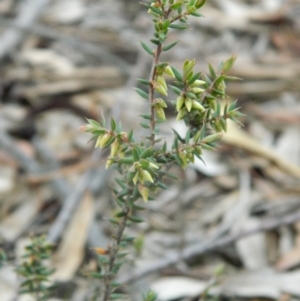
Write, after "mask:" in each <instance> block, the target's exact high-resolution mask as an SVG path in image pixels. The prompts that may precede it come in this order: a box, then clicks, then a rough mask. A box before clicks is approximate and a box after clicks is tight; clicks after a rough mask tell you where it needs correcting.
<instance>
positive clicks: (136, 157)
mask: <svg viewBox="0 0 300 301" xmlns="http://www.w3.org/2000/svg"><path fill="white" fill-rule="evenodd" d="M132 156H133V161H134V162H138V161H139V160H140V155H139V153H138V151H137V149H136V148H134V149H133V150H132Z"/></svg>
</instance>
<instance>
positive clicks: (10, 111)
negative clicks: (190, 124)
mask: <svg viewBox="0 0 300 301" xmlns="http://www.w3.org/2000/svg"><path fill="white" fill-rule="evenodd" d="M201 13H202V14H203V15H204V17H203V18H190V21H189V23H190V27H191V29H189V30H186V31H183V32H178V31H171V32H170V35H169V41H170V42H171V41H175V40H177V39H179V40H180V43H179V44H178V45H177V46H176V47H175V48H173V49H172V50H171V51H169V52H168V53H166V54H165V56H164V57H163V59H164V60H165V61H167V62H169V63H170V64H171V65H174V66H175V67H178V68H179V69H181V66H182V63H183V61H184V60H185V59H187V58H189V59H193V58H196V60H197V68H198V70H199V71H203V72H206V71H207V63H208V62H210V63H211V64H212V65H214V66H217V65H218V64H219V62H220V61H221V60H225V59H227V58H229V57H230V56H231V55H232V54H236V55H237V60H236V63H235V65H234V67H233V69H232V71H231V73H230V75H232V76H237V77H241V78H242V79H243V80H241V81H235V82H230V83H228V85H227V92H228V95H229V96H230V97H228V99H227V100H226V101H228V102H231V101H234V100H235V99H238V106H239V107H241V111H242V112H243V113H244V114H245V117H243V118H241V122H242V124H243V126H239V125H230V126H229V130H228V133H227V134H225V135H224V139H223V140H222V142H221V143H220V145H219V147H218V149H217V151H215V152H210V153H205V154H204V157H203V158H204V161H205V163H206V165H204V164H203V163H201V162H196V163H195V164H194V165H192V166H189V167H188V168H187V169H186V170H184V171H181V170H180V169H176V168H175V169H174V172H175V173H177V174H178V175H179V177H180V181H179V182H175V181H174V182H169V183H168V184H169V187H170V189H169V190H166V191H162V192H160V193H159V194H158V195H157V200H156V201H153V202H149V203H148V204H147V205H146V206H145V207H146V208H147V209H146V210H145V211H144V212H143V213H142V215H143V217H145V220H146V221H147V222H144V223H142V224H140V225H138V226H133V227H131V228H129V229H128V234H130V235H134V236H136V237H137V240H136V242H135V247H134V248H133V249H132V254H131V255H130V256H129V263H128V264H127V265H126V266H125V267H124V268H123V269H122V270H121V273H120V277H119V281H120V282H122V283H123V284H124V291H126V292H129V293H130V295H131V298H132V300H140V299H141V295H140V294H141V293H142V292H146V291H147V290H148V289H149V288H150V287H151V288H152V289H153V290H155V291H156V292H157V293H158V296H159V300H163V301H164V300H166V301H169V300H201V299H203V292H205V291H207V289H208V288H210V289H209V292H210V293H209V297H207V298H217V300H218V299H222V300H224V299H225V300H226V299H230V300H232V299H236V300H244V299H251V300H254V299H255V300H260V299H271V300H282V301H287V300H298V299H300V270H299V267H300V223H299V221H300V185H299V180H300V18H299V14H300V1H299V0H207V4H206V5H205V6H204V7H203V9H202V11H201ZM152 33H153V32H152V22H151V17H150V16H149V15H148V14H147V13H146V10H145V8H144V7H143V6H141V5H140V4H139V1H135V0H127V1H125V0H123V1H121V0H57V1H55V0H52V1H50V0H38V1H37V0H27V1H20V0H1V1H0V74H1V76H0V247H1V248H2V249H3V250H5V251H6V253H7V254H8V263H7V264H6V265H5V266H4V267H3V268H2V269H1V270H0V300H1V301H6V300H7V301H9V300H16V299H15V298H16V293H17V289H18V283H19V280H20V279H18V277H17V276H16V274H15V271H14V265H15V264H16V263H17V262H18V260H19V258H20V256H21V254H22V250H23V248H24V245H26V244H27V243H28V237H29V236H30V235H39V234H45V235H46V236H47V238H48V240H49V241H50V242H52V243H54V245H55V250H54V254H53V258H52V259H51V266H52V267H54V268H55V269H56V272H55V274H54V275H53V279H52V280H53V281H55V282H56V283H58V284H59V286H58V289H57V290H56V291H55V293H54V295H53V297H52V299H51V300H72V301H73V300H74V301H81V300H91V299H90V298H91V296H92V294H93V291H94V290H95V289H97V287H98V284H97V281H96V280H92V279H89V278H87V277H85V276H83V274H84V273H85V271H93V270H96V269H97V260H96V254H94V253H93V251H92V250H91V248H93V247H103V248H105V247H106V246H107V244H108V243H109V235H110V234H111V226H110V223H109V221H108V217H110V216H111V214H113V212H114V210H115V207H114V203H113V198H112V194H111V187H112V186H113V185H114V181H113V177H114V175H115V171H114V170H110V171H107V170H105V168H104V166H105V160H104V159H105V157H106V154H105V153H101V152H100V151H98V150H94V148H93V143H91V142H89V139H90V138H91V137H90V135H89V134H86V133H82V132H80V131H79V130H78V129H79V127H80V126H81V125H82V124H84V123H85V122H86V120H85V118H93V119H96V120H101V119H102V117H101V116H102V115H104V116H105V117H107V118H109V116H114V117H115V118H116V120H122V124H123V127H124V128H125V129H131V128H132V129H134V130H136V133H137V134H136V135H137V136H142V135H143V132H141V131H140V128H139V122H141V121H140V118H138V117H137V116H138V115H139V114H142V113H144V112H145V110H147V104H146V103H145V102H144V100H143V99H142V98H141V97H140V96H139V95H137V94H136V93H135V92H134V90H133V87H135V86H137V83H136V78H138V77H147V76H148V74H149V68H150V66H151V60H150V58H149V56H148V55H147V54H145V53H144V51H143V50H142V49H141V47H140V43H139V40H142V41H144V42H147V40H148V39H149V38H150V37H151V35H152ZM170 97H171V98H172V97H175V96H174V95H172V94H171V95H170ZM167 113H168V116H169V118H170V122H169V123H168V124H166V125H165V124H164V125H163V126H162V128H161V135H162V137H165V138H166V139H167V138H168V137H170V135H171V134H170V133H171V132H170V127H173V128H176V129H178V131H181V130H184V128H182V124H181V123H176V122H175V112H174V110H173V108H171V106H169V108H168V111H167ZM137 279H138V281H137ZM22 298H23V299H22ZM26 298H27V299H26ZM18 300H34V299H30V298H29V297H28V296H27V297H24V296H23V297H20V298H19V299H18ZM214 300H215V299H214Z"/></svg>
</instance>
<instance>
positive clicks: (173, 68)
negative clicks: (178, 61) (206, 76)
mask: <svg viewBox="0 0 300 301" xmlns="http://www.w3.org/2000/svg"><path fill="white" fill-rule="evenodd" d="M171 69H172V71H173V73H174V75H175V77H176V79H177V80H178V81H180V82H182V75H181V74H180V72H179V71H178V70H177V69H176V68H175V67H171Z"/></svg>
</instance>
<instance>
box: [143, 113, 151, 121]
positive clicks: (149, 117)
mask: <svg viewBox="0 0 300 301" xmlns="http://www.w3.org/2000/svg"><path fill="white" fill-rule="evenodd" d="M140 116H141V117H142V118H144V119H147V120H150V119H151V115H149V114H142V115H140Z"/></svg>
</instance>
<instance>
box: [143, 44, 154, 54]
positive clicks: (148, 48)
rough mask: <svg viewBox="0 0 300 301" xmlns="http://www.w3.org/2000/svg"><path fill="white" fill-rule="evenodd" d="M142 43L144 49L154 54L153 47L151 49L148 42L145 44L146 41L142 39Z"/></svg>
mask: <svg viewBox="0 0 300 301" xmlns="http://www.w3.org/2000/svg"><path fill="white" fill-rule="evenodd" d="M140 43H141V45H142V47H143V49H144V50H145V51H146V52H147V53H149V54H150V55H152V56H153V55H154V51H153V49H151V48H150V47H149V46H148V45H147V44H145V43H144V42H142V41H140Z"/></svg>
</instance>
